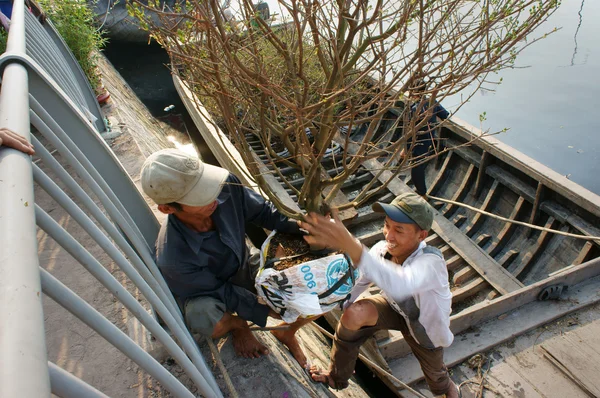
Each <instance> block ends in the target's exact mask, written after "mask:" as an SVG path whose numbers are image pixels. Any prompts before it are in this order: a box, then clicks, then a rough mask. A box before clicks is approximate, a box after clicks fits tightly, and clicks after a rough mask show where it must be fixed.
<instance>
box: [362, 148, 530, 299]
mask: <svg viewBox="0 0 600 398" xmlns="http://www.w3.org/2000/svg"><path fill="white" fill-rule="evenodd" d="M449 156H450V155H449ZM363 166H364V167H366V168H367V169H369V170H381V169H382V168H383V166H382V165H381V163H380V162H378V161H377V160H375V159H370V160H367V161H366V162H365V163H364V164H363ZM373 174H374V175H376V172H373ZM391 177H392V173H391V172H390V171H388V170H385V171H384V172H383V173H381V174H380V175H379V178H380V181H381V182H382V183H385V182H387V180H388V179H390V178H391ZM388 189H389V190H390V191H391V192H393V193H394V195H400V194H401V193H403V192H412V190H411V189H410V188H409V187H408V186H407V185H406V184H404V183H403V182H402V181H400V180H399V179H398V178H393V179H392V180H391V181H390V182H389V184H388ZM432 231H433V232H435V233H436V234H437V235H439V236H440V237H441V238H442V239H443V240H444V241H445V242H447V243H448V245H450V246H451V247H452V249H453V250H454V251H455V252H456V253H457V254H458V255H460V256H461V257H463V258H464V259H465V261H466V262H467V263H468V264H469V265H470V266H471V267H473V268H474V269H475V270H476V271H477V272H478V273H479V274H480V275H481V276H482V277H483V278H484V279H485V280H487V281H488V283H489V284H490V285H492V286H493V287H494V289H496V290H498V291H499V292H500V293H501V294H506V293H509V292H512V291H515V290H518V289H520V288H521V287H523V284H522V283H521V282H519V281H518V280H517V279H516V278H515V277H514V276H512V275H511V274H510V273H509V272H508V271H507V270H506V269H504V268H503V267H502V266H500V264H498V263H497V262H496V261H494V259H493V258H491V257H490V256H489V255H488V254H487V253H486V252H485V251H483V250H482V249H481V248H480V247H479V246H477V245H476V244H475V243H474V242H473V241H472V240H470V239H469V238H467V237H466V236H465V235H464V234H463V233H462V232H461V231H460V230H459V229H458V228H457V227H456V226H455V225H454V224H452V222H450V221H449V220H448V219H446V218H445V217H443V216H441V215H440V214H439V213H438V212H437V211H434V222H433V226H432Z"/></svg>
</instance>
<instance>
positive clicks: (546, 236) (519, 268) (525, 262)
mask: <svg viewBox="0 0 600 398" xmlns="http://www.w3.org/2000/svg"><path fill="white" fill-rule="evenodd" d="M555 221H556V220H555V219H554V218H553V217H548V220H547V221H546V225H544V228H548V229H551V228H552V227H553V225H554V223H555ZM552 236H553V235H552V234H551V233H549V232H548V231H541V232H540V235H539V236H538V238H537V240H536V242H535V243H534V244H533V246H531V247H530V248H529V250H528V251H527V252H525V253H524V254H523V256H522V257H521V261H519V262H518V263H515V265H514V266H513V265H511V266H509V268H508V269H509V271H510V272H511V273H512V274H513V275H515V276H516V277H518V276H519V275H521V273H522V272H523V270H525V269H526V268H527V267H528V266H529V263H530V262H531V260H533V258H535V256H536V255H537V254H538V253H539V252H540V250H542V249H543V248H544V247H545V246H546V244H547V243H548V241H549V240H550V238H552Z"/></svg>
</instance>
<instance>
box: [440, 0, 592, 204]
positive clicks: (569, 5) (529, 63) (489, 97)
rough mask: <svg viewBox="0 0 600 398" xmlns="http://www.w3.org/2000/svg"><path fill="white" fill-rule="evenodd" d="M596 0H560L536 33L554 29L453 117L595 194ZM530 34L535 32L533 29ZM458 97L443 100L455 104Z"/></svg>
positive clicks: (447, 105) (449, 106)
mask: <svg viewBox="0 0 600 398" xmlns="http://www.w3.org/2000/svg"><path fill="white" fill-rule="evenodd" d="M599 21H600V1H598V0H563V1H562V4H561V6H560V8H559V9H558V11H557V12H556V13H555V14H554V15H553V16H552V17H551V18H550V19H549V20H548V21H547V22H546V23H545V25H543V26H541V27H540V29H538V32H536V34H537V36H540V35H542V34H543V33H544V32H548V31H551V30H552V29H553V28H554V27H558V28H560V30H559V31H558V32H556V33H553V34H551V35H550V36H548V37H547V38H545V39H543V40H541V41H539V42H537V43H534V44H533V45H532V46H531V47H529V48H527V49H525V51H524V52H523V53H522V54H521V55H519V57H518V58H517V63H516V65H517V66H520V67H527V68H524V69H512V70H507V71H503V72H502V73H501V74H500V76H502V77H503V82H502V84H500V86H498V87H497V88H496V92H485V91H481V90H480V91H479V92H478V93H477V94H475V96H474V97H473V98H472V99H471V101H470V102H469V103H468V104H465V105H464V106H463V107H462V108H461V109H460V110H459V111H458V113H457V116H458V117H460V118H461V119H463V120H466V121H467V122H469V123H471V124H473V125H474V126H477V127H479V115H480V114H481V113H482V112H486V113H487V120H486V121H485V122H484V123H483V129H484V130H487V129H490V131H499V130H501V129H503V128H505V127H506V128H509V129H510V130H509V131H508V132H507V133H503V134H500V135H498V136H497V138H498V139H500V140H501V141H503V142H505V143H506V144H508V145H511V146H512V147H514V148H516V149H518V150H519V151H521V152H523V153H525V154H527V155H528V156H530V157H532V158H534V159H535V160H537V161H539V162H540V163H543V164H545V165H547V166H548V167H550V168H552V169H554V170H555V171H557V172H558V173H560V174H562V175H566V176H568V178H569V179H571V180H573V181H575V182H577V183H578V184H580V185H582V186H584V187H585V188H587V189H589V190H590V191H593V192H595V193H598V194H600V131H599V130H600V122H599V121H598V120H599V119H598V118H597V117H598V115H599V114H600V100H599V98H600V79H599V76H600V41H599V39H600V22H599ZM534 36H535V34H534ZM458 101H459V98H453V99H447V100H446V101H445V102H444V105H445V106H446V107H448V108H453V107H455V106H456V104H457V103H458Z"/></svg>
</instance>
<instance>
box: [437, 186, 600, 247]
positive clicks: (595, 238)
mask: <svg viewBox="0 0 600 398" xmlns="http://www.w3.org/2000/svg"><path fill="white" fill-rule="evenodd" d="M427 198H428V199H432V200H437V201H439V202H445V203H450V204H452V205H456V206H460V207H464V208H466V209H469V210H473V211H475V212H477V213H481V214H483V215H485V216H488V217H491V218H495V219H497V220H502V221H506V222H509V223H513V224H517V225H523V226H525V227H529V228H531V229H537V230H538V231H546V232H550V233H553V234H557V235H563V236H568V237H571V238H577V239H584V240H598V241H600V236H590V235H580V234H572V233H569V232H563V231H557V230H556V229H550V228H545V227H540V226H539V225H535V224H529V223H526V222H523V221H517V220H511V219H510V218H506V217H502V216H499V215H496V214H493V213H490V212H487V211H485V210H481V209H479V208H477V207H473V206H469V205H467V204H465V203H461V202H455V201H453V200H449V199H443V198H438V197H437V196H431V195H427Z"/></svg>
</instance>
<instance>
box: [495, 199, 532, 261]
mask: <svg viewBox="0 0 600 398" xmlns="http://www.w3.org/2000/svg"><path fill="white" fill-rule="evenodd" d="M524 203H525V199H523V197H522V196H520V197H519V199H518V200H517V203H516V204H515V208H514V209H513V211H512V212H511V214H510V216H509V217H508V218H509V219H511V220H516V219H517V218H518V217H519V213H520V212H521V209H522V208H523V204H524ZM515 228H516V225H515V224H513V223H511V222H507V223H506V224H504V227H502V230H501V231H500V232H499V233H498V235H497V236H496V237H495V238H494V240H493V242H492V244H491V245H490V247H489V248H488V253H489V254H490V256H492V257H494V256H495V255H496V254H498V252H499V251H500V250H502V248H503V247H504V244H505V243H506V241H507V240H508V239H509V238H510V237H511V236H512V231H513V230H514V229H515Z"/></svg>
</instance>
